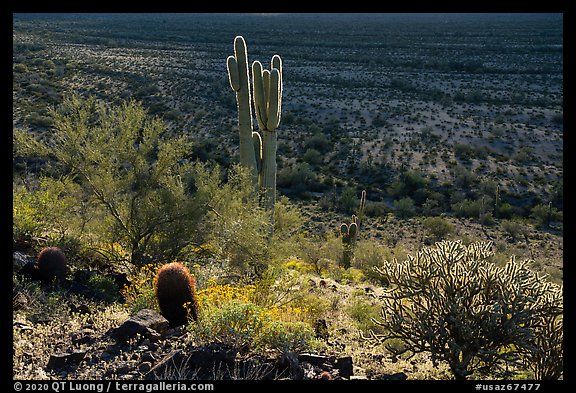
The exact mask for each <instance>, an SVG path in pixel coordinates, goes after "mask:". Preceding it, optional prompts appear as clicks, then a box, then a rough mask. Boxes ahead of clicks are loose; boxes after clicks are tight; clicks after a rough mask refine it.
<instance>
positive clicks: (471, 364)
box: [368, 241, 562, 379]
mask: <svg viewBox="0 0 576 393" xmlns="http://www.w3.org/2000/svg"><path fill="white" fill-rule="evenodd" d="M491 246H492V244H491V243H490V242H487V243H473V244H471V245H469V246H464V245H463V244H462V242H461V241H456V242H451V241H443V242H439V243H436V245H435V246H434V247H431V248H425V249H423V250H421V251H420V252H418V254H417V255H416V256H409V257H408V258H407V259H406V260H405V261H403V262H398V261H397V260H396V259H394V260H393V261H385V262H384V263H383V264H382V266H380V267H377V268H375V270H376V271H377V272H378V273H380V274H381V275H382V277H383V278H384V279H385V281H386V282H388V283H389V286H388V293H387V294H386V295H384V296H383V302H384V304H383V308H382V313H381V318H379V319H376V320H375V322H376V323H377V324H378V325H380V326H382V327H384V328H385V331H386V332H388V333H386V334H383V335H376V334H374V333H372V335H371V337H368V338H369V339H373V340H377V341H378V342H384V343H386V342H387V341H388V340H390V339H396V340H400V341H402V342H403V344H404V345H405V347H404V348H402V349H397V348H392V347H388V349H389V350H390V351H391V352H392V353H394V355H395V356H398V355H400V354H402V353H405V352H409V353H418V352H430V353H431V358H432V361H433V363H434V364H436V363H437V362H438V361H446V362H447V363H448V365H449V366H450V369H451V371H452V373H453V374H454V377H455V378H456V379H465V378H466V377H467V376H468V375H470V374H471V373H472V372H474V371H476V370H480V369H481V368H482V367H486V366H489V365H491V366H499V365H501V364H502V363H508V362H515V361H517V360H518V359H519V358H521V357H524V358H525V359H528V360H529V359H530V356H528V355H533V356H532V359H535V358H537V357H538V356H539V355H540V354H541V353H540V352H538V348H537V347H538V346H541V347H543V346H547V347H553V348H561V346H562V345H561V343H558V341H557V340H559V339H560V340H561V338H559V337H558V336H556V337H553V336H548V337H547V336H543V335H541V334H540V331H539V330H538V329H540V328H541V327H542V326H544V325H545V321H547V320H550V316H551V315H554V316H556V315H558V313H560V314H561V313H562V302H561V299H562V289H561V287H559V286H558V285H554V284H552V283H550V282H549V281H547V280H546V277H545V276H539V275H538V274H537V273H535V272H533V271H531V270H530V269H529V268H528V263H529V261H524V262H522V263H517V262H516V261H515V260H514V258H512V259H511V260H510V261H509V262H508V264H506V266H504V267H498V266H496V265H495V264H494V263H492V262H491V261H489V259H488V258H489V257H490V256H491V255H492V251H491ZM555 321H556V322H555V323H559V324H561V320H560V321H558V320H557V319H555ZM555 326H557V325H555ZM544 342H546V344H544ZM558 344H560V345H558ZM546 355H547V356H548V357H549V358H548V359H547V360H546V362H547V364H548V365H549V364H558V363H559V364H562V358H561V350H560V353H559V352H558V351H556V352H548V353H547V354H546ZM536 367H538V369H540V370H541V369H543V368H545V367H544V366H541V365H537V366H536ZM548 374H550V373H548ZM553 376H555V377H557V376H558V375H557V374H554V375H553Z"/></svg>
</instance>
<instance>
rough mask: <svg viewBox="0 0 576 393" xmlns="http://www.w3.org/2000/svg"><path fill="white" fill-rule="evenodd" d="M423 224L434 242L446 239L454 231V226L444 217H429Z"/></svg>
mask: <svg viewBox="0 0 576 393" xmlns="http://www.w3.org/2000/svg"><path fill="white" fill-rule="evenodd" d="M423 225H424V228H425V229H426V231H427V232H428V235H429V236H430V238H431V239H432V241H433V242H438V241H440V240H444V239H445V238H446V237H447V236H448V235H450V234H451V233H453V232H454V226H453V225H452V224H450V222H448V221H447V220H446V219H444V218H442V217H428V218H426V219H425V220H424V222H423Z"/></svg>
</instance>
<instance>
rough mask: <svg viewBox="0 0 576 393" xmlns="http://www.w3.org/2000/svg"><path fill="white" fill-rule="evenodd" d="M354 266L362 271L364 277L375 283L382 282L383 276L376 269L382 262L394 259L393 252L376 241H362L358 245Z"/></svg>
mask: <svg viewBox="0 0 576 393" xmlns="http://www.w3.org/2000/svg"><path fill="white" fill-rule="evenodd" d="M354 255H355V259H354V264H353V266H354V267H355V268H357V269H359V270H361V271H362V273H363V275H364V276H365V277H366V278H367V279H369V280H371V281H375V282H379V283H380V282H381V276H380V274H378V273H377V272H376V271H375V270H374V267H376V266H380V264H382V261H384V260H386V259H390V258H391V257H392V254H391V250H390V249H389V248H388V247H386V246H384V245H381V244H378V243H377V242H375V241H374V240H360V241H358V242H357V243H356V250H355V252H354Z"/></svg>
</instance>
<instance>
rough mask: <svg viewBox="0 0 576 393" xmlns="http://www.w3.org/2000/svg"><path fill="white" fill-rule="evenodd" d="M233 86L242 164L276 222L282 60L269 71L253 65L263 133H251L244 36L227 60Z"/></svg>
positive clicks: (256, 104) (274, 59) (276, 59)
mask: <svg viewBox="0 0 576 393" xmlns="http://www.w3.org/2000/svg"><path fill="white" fill-rule="evenodd" d="M227 66H228V76H229V80H230V86H232V89H233V90H234V91H235V92H236V100H237V103H238V128H239V133H240V164H241V165H243V166H245V167H247V168H249V169H250V170H251V171H252V173H253V175H254V176H253V183H254V187H255V190H256V191H257V192H259V193H261V194H262V195H263V197H264V199H263V201H264V206H265V208H266V209H268V210H270V214H271V221H272V223H273V222H274V204H275V202H276V144H277V142H276V141H277V135H276V128H278V125H279V124H280V114H281V108H282V59H281V58H280V56H278V55H274V56H272V62H271V67H270V70H266V69H263V67H262V63H260V62H259V61H255V62H253V63H252V82H253V97H252V98H253V101H254V109H255V114H256V119H257V121H258V126H259V128H260V133H258V132H256V131H253V130H252V106H251V104H252V103H251V95H250V76H249V73H248V56H247V50H246V43H245V41H244V38H243V37H242V36H237V37H236V38H235V39H234V56H229V57H228V59H227Z"/></svg>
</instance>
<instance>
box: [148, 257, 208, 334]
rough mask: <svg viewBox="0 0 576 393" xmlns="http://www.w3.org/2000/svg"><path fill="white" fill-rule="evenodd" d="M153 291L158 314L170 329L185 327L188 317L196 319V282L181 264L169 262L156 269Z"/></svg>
mask: <svg viewBox="0 0 576 393" xmlns="http://www.w3.org/2000/svg"><path fill="white" fill-rule="evenodd" d="M154 289H155V292H156V299H158V305H159V306H160V312H161V313H162V315H163V316H164V318H166V319H167V320H168V321H169V322H170V326H171V327H175V326H180V325H185V324H186V323H187V322H188V316H190V317H192V318H193V319H194V320H197V319H198V303H197V300H196V281H195V280H194V277H192V275H191V274H190V271H189V270H188V269H187V268H186V266H184V265H183V264H182V263H180V262H171V263H167V264H165V265H164V266H162V267H161V268H160V269H158V272H157V273H156V277H155V278H154Z"/></svg>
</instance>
